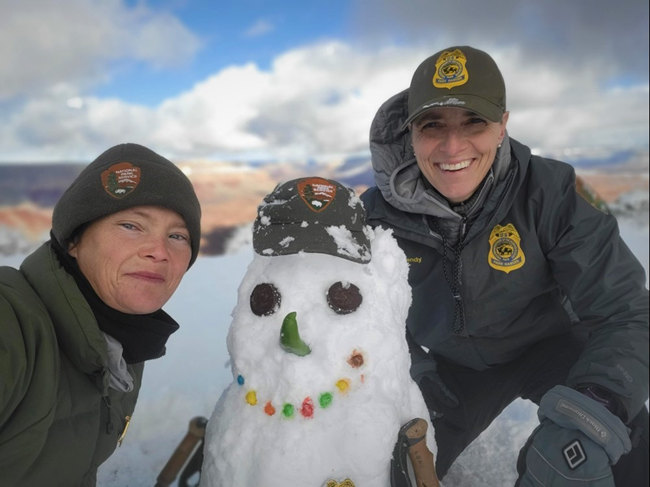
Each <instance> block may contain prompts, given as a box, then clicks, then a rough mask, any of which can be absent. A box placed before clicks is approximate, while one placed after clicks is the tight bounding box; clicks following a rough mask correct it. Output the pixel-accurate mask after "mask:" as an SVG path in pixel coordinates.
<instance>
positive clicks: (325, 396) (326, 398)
mask: <svg viewBox="0 0 650 487" xmlns="http://www.w3.org/2000/svg"><path fill="white" fill-rule="evenodd" d="M333 399H334V396H332V394H331V393H329V392H324V393H322V394H321V395H320V397H319V398H318V404H320V407H322V408H323V409H325V408H327V407H329V406H331V404H332V400H333Z"/></svg>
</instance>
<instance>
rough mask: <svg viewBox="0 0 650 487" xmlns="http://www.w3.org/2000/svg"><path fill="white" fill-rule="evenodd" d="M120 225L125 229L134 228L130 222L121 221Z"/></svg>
mask: <svg viewBox="0 0 650 487" xmlns="http://www.w3.org/2000/svg"><path fill="white" fill-rule="evenodd" d="M120 225H122V227H124V228H126V229H127V230H135V225H133V224H132V223H121V224H120Z"/></svg>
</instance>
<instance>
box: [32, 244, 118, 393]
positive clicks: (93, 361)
mask: <svg viewBox="0 0 650 487" xmlns="http://www.w3.org/2000/svg"><path fill="white" fill-rule="evenodd" d="M20 270H21V272H22V273H23V275H24V276H25V278H26V279H27V281H28V282H29V284H30V285H31V286H32V288H33V289H34V290H35V291H36V293H37V294H38V295H39V297H40V298H41V300H42V301H43V303H44V304H45V307H46V309H47V312H48V313H49V315H50V317H51V319H52V323H53V325H54V329H55V332H56V336H57V340H58V345H59V348H60V349H61V350H62V352H63V353H64V354H65V355H66V357H67V358H68V359H69V360H70V361H71V362H72V363H73V365H74V366H75V367H76V368H78V369H79V370H80V371H82V372H84V373H86V374H89V375H93V376H95V378H96V382H97V386H98V388H99V389H102V390H103V389H105V387H106V386H107V384H108V374H107V373H106V369H105V364H106V363H107V350H106V342H105V341H104V336H103V334H102V333H101V331H100V329H99V327H98V326H97V321H96V320H95V316H94V315H93V312H92V310H91V309H90V306H89V305H88V303H87V301H86V300H85V299H84V297H83V295H82V294H81V292H80V291H79V288H78V287H77V284H76V283H75V281H74V279H73V278H72V276H70V275H69V274H68V273H67V272H66V271H65V270H64V269H63V267H62V266H61V264H60V263H59V260H58V259H57V256H56V254H55V253H54V251H53V250H52V249H51V247H50V245H49V243H45V244H43V245H42V246H41V247H39V248H38V249H37V250H36V251H35V252H34V253H32V254H31V255H29V256H28V257H27V258H26V259H25V260H24V261H23V264H22V265H21V268H20Z"/></svg>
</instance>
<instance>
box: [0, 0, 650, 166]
mask: <svg viewBox="0 0 650 487" xmlns="http://www.w3.org/2000/svg"><path fill="white" fill-rule="evenodd" d="M451 45H472V46H474V47H478V48H481V49H484V50H486V51H487V52H489V53H490V54H491V55H492V56H493V57H494V58H495V60H496V61H497V63H498V64H499V66H500V68H501V70H502V72H503V74H504V77H505V79H506V86H507V90H508V108H509V110H510V112H511V114H510V121H509V126H508V128H509V132H510V134H511V136H513V137H515V138H517V139H518V140H520V141H521V142H524V143H525V144H527V145H529V146H531V147H532V148H534V149H535V150H538V151H541V152H553V153H560V154H561V153H562V152H563V151H564V152H566V153H570V152H571V153H575V151H587V152H589V153H591V154H599V153H603V152H607V153H611V152H612V151H614V150H619V149H626V150H629V149H632V150H637V149H638V148H641V150H645V151H646V153H647V147H648V125H649V124H648V111H649V110H648V2H647V1H646V0H620V1H618V2H616V3H615V4H614V2H611V1H610V0H570V1H567V0H546V1H544V2H539V1H538V0H492V1H490V2H486V1H484V0H374V1H372V2H370V1H363V0H349V1H343V0H330V1H315V0H304V1H284V2H278V1H273V2H272V1H266V0H240V1H228V2H226V1H207V0H200V1H191V0H56V1H55V0H25V1H19V0H0V162H3V161H4V162H8V161H28V162H29V161H57V160H83V161H87V160H91V159H93V158H94V157H96V156H97V155H98V154H99V153H100V152H102V151H103V150H104V149H106V148H108V147H110V146H112V145H114V144H117V143H121V142H125V141H131V142H139V143H141V144H144V145H147V146H149V147H151V148H152V149H154V150H157V151H159V152H161V153H162V154H164V155H166V156H167V157H170V158H174V159H177V160H178V159H184V160H187V159H219V160H247V159H255V160H259V159H267V160H306V159H311V158H335V157H349V156H352V155H361V156H363V155H364V154H367V153H368V140H367V137H368V129H369V127H370V123H371V121H372V118H373V116H374V114H375V113H376V111H377V109H378V107H379V106H380V105H381V103H382V102H383V101H384V100H386V99H387V98H389V97H390V96H391V95H393V94H395V93H397V92H399V91H401V90H402V89H404V88H406V87H407V86H408V84H409V82H410V78H411V75H412V73H413V71H414V70H415V68H416V67H417V65H418V64H419V63H420V62H421V61H422V60H423V59H425V58H426V57H428V56H430V55H431V54H433V53H434V52H436V51H438V50H440V49H443V48H445V47H449V46H451Z"/></svg>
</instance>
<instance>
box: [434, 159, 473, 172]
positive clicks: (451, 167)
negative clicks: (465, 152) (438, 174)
mask: <svg viewBox="0 0 650 487" xmlns="http://www.w3.org/2000/svg"><path fill="white" fill-rule="evenodd" d="M471 163H472V159H465V160H464V161H460V162H456V163H454V164H438V167H440V169H442V170H443V171H460V170H461V169H465V168H466V167H469V166H470V164H471Z"/></svg>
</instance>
